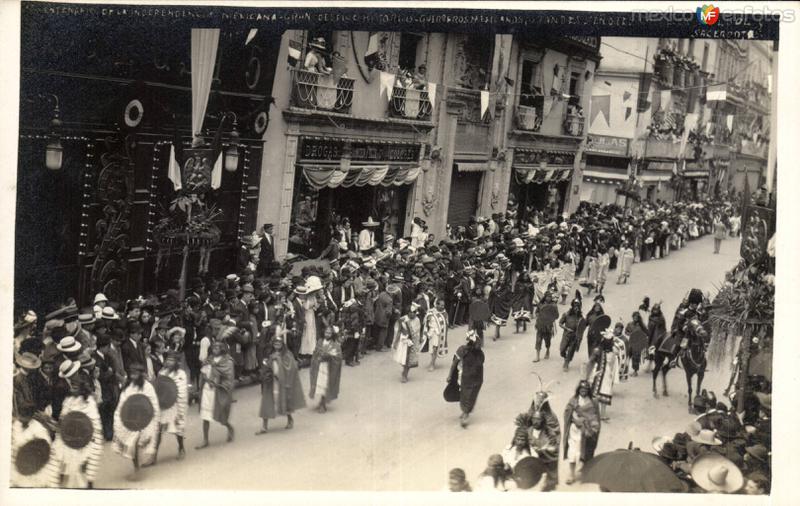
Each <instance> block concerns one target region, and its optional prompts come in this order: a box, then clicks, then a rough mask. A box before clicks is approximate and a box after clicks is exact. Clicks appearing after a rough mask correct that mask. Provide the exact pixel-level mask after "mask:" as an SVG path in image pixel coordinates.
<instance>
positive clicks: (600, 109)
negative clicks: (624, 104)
mask: <svg viewBox="0 0 800 506" xmlns="http://www.w3.org/2000/svg"><path fill="white" fill-rule="evenodd" d="M601 113H602V114H603V116H604V119H605V121H606V124H607V125H608V126H609V127H610V126H611V121H610V119H609V118H610V117H611V95H594V96H592V111H591V115H590V116H591V119H590V120H589V125H590V127H591V125H592V124H593V123H594V120H595V119H596V118H597V116H598V115H599V114H601Z"/></svg>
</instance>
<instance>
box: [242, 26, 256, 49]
mask: <svg viewBox="0 0 800 506" xmlns="http://www.w3.org/2000/svg"><path fill="white" fill-rule="evenodd" d="M257 33H258V28H251V29H250V31H249V32H247V39H245V41H244V45H245V46H246V45H248V44H250V43H251V42H252V41H253V39H255V38H256V34H257Z"/></svg>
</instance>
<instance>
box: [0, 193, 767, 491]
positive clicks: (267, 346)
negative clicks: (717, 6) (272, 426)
mask: <svg viewBox="0 0 800 506" xmlns="http://www.w3.org/2000/svg"><path fill="white" fill-rule="evenodd" d="M737 219H738V218H737V217H736V212H735V210H734V206H732V205H730V204H728V203H724V202H707V203H704V204H683V203H672V204H665V203H660V202H659V203H644V204H643V205H641V206H639V207H638V208H637V209H636V210H632V209H622V208H620V207H618V206H613V205H612V206H599V205H594V204H590V203H587V202H582V203H581V205H580V206H579V208H578V209H577V211H576V212H575V213H574V214H573V215H572V216H563V217H561V218H560V219H559V220H558V221H551V222H548V223H545V222H544V221H543V219H542V216H541V215H540V214H538V213H530V216H528V217H526V218H525V219H518V218H517V213H516V212H515V211H514V210H511V211H509V212H507V213H504V214H495V215H493V216H491V217H487V218H478V217H476V218H473V219H472V220H471V221H470V223H469V225H468V226H465V227H458V228H455V229H453V228H449V227H448V236H447V237H446V238H445V239H444V240H441V241H439V242H438V244H436V243H435V238H434V237H433V236H431V235H429V234H428V233H427V226H426V224H425V222H424V221H423V220H421V219H419V218H417V219H415V221H414V224H413V226H412V227H411V234H410V236H409V237H405V238H400V239H397V240H396V241H395V239H394V238H393V237H391V236H388V235H386V236H384V237H383V238H382V239H383V240H382V242H380V243H379V242H378V241H377V240H376V237H375V234H374V228H375V227H377V225H378V224H377V223H375V222H373V221H372V219H370V220H368V221H367V222H365V223H363V229H362V230H361V231H360V233H359V234H354V233H352V232H351V231H350V230H349V223H348V224H347V228H348V230H344V224H343V223H341V222H339V223H334V224H332V226H331V227H332V228H331V231H330V235H331V236H332V237H333V238H334V239H332V241H331V247H329V248H326V250H325V253H324V255H323V256H324V261H304V262H301V263H299V264H298V261H300V260H304V259H302V258H297V257H296V256H295V255H291V254H290V255H288V256H287V258H286V259H285V260H284V261H282V262H277V261H276V260H275V258H276V255H275V250H274V247H275V246H274V238H273V236H272V227H271V226H270V225H265V226H264V227H263V229H261V230H259V231H257V232H254V234H253V236H252V237H251V238H250V239H249V240H248V241H247V242H246V244H244V245H243V246H242V255H241V258H240V262H239V267H240V268H239V269H238V270H237V273H235V274H230V275H228V276H226V277H225V278H222V279H214V278H195V279H192V280H190V282H189V284H188V287H186V289H185V294H184V295H183V296H182V295H181V294H182V291H181V290H178V289H172V290H168V291H167V292H166V293H164V294H161V295H160V296H156V295H148V296H142V297H139V298H136V299H132V300H128V301H112V300H109V299H108V298H107V297H106V296H105V295H104V294H102V293H98V294H96V296H95V297H94V299H93V301H92V305H91V306H87V307H84V308H79V307H78V305H77V303H76V301H75V300H74V299H71V300H68V301H65V302H64V303H61V304H58V305H57V306H56V307H53V309H52V311H50V312H49V313H48V314H46V315H45V316H44V318H43V319H42V320H41V321H40V319H39V318H38V316H37V315H36V314H35V313H33V312H32V311H28V312H27V313H26V314H24V315H23V316H22V317H21V318H20V320H19V321H18V323H17V324H16V325H15V338H14V351H15V377H14V396H13V397H14V404H13V407H14V410H13V416H14V441H13V447H14V449H15V452H17V453H15V455H17V454H18V453H19V452H24V451H28V452H30V451H32V450H30V444H31V442H32V441H40V442H39V443H37V444H39V445H41V444H43V443H42V442H44V443H47V444H48V445H49V447H50V449H51V450H50V456H49V458H48V459H44V460H42V461H41V462H38V461H37V463H38V464H39V467H37V469H36V470H35V471H34V472H28V473H27V474H26V473H24V472H20V471H19V470H17V471H15V472H12V483H13V484H15V485H18V486H63V487H77V488H81V487H92V486H93V483H94V480H95V477H96V473H97V468H98V465H99V461H100V459H101V458H102V448H103V440H105V441H113V447H114V449H115V450H116V451H117V452H118V453H120V454H121V455H124V456H125V457H127V458H130V459H131V460H132V463H133V466H134V470H135V471H138V469H139V468H140V467H141V466H148V465H154V464H155V463H156V460H157V455H158V450H159V447H160V445H161V443H162V441H163V437H164V435H165V434H173V435H175V436H176V442H177V444H178V448H179V459H180V458H184V456H185V455H186V450H185V448H184V433H185V427H186V417H187V410H188V407H189V406H191V405H192V404H194V403H199V409H200V416H201V419H202V422H203V423H202V425H203V443H202V444H201V445H200V446H198V447H197V449H198V450H201V449H203V448H205V447H207V446H208V437H209V431H210V429H211V426H212V422H215V423H218V424H220V425H221V426H222V427H224V428H225V429H226V431H227V441H232V440H233V439H234V437H235V430H234V427H233V426H232V425H231V424H230V422H229V416H230V411H231V406H232V403H233V402H234V399H233V393H234V389H235V387H236V386H237V385H242V384H252V383H258V384H260V386H261V394H262V399H261V405H260V408H259V412H258V413H257V416H258V417H260V418H261V419H262V423H261V429H260V430H259V431H258V432H257V434H265V433H267V431H268V428H269V425H268V422H269V420H271V419H274V418H277V417H279V416H280V417H283V416H285V417H286V418H287V425H286V428H287V429H291V428H292V426H293V424H294V420H293V418H292V413H293V412H295V411H297V410H298V409H301V408H303V407H305V406H306V398H305V393H304V390H303V384H302V381H301V379H300V375H299V370H300V369H302V368H309V369H310V371H309V372H310V375H309V378H310V384H309V385H308V388H309V397H310V398H311V399H313V400H314V403H315V408H316V409H317V411H319V412H320V413H324V412H325V411H326V410H327V405H328V403H330V402H333V401H334V400H335V399H336V398H337V397H338V396H339V394H340V392H339V386H340V380H341V376H342V374H343V368H344V367H343V366H345V367H358V366H359V365H360V364H361V363H362V361H363V360H365V357H367V356H368V355H370V354H371V353H380V352H386V351H391V352H392V356H393V358H394V360H395V361H396V362H397V364H398V366H399V381H401V382H404V383H405V382H407V381H409V380H410V379H411V378H410V374H411V371H412V370H413V369H415V368H417V367H418V366H419V365H420V361H421V360H422V359H423V357H426V356H427V358H429V361H428V367H427V369H428V370H429V371H433V370H435V369H436V367H437V363H436V361H437V359H443V358H445V357H447V355H448V353H449V350H450V349H451V348H452V349H453V351H454V353H453V359H452V363H451V367H450V372H449V374H448V385H447V389H446V390H445V398H446V399H447V400H448V401H452V402H458V403H459V406H460V410H461V417H460V423H461V425H462V426H463V427H467V425H468V421H469V415H470V413H471V412H472V410H473V409H474V407H475V405H476V402H477V399H478V395H479V392H480V389H481V385H482V383H483V365H484V359H485V356H484V352H483V350H482V347H483V343H484V340H485V339H486V338H487V335H486V331H487V330H488V329H489V328H491V327H492V326H493V327H494V333H493V334H492V338H493V339H495V340H496V339H500V338H501V337H502V336H501V329H503V328H505V327H506V326H507V324H508V322H509V320H511V319H513V320H514V322H515V324H516V330H517V332H519V331H525V330H527V323H528V322H534V324H535V326H536V343H535V352H536V358H535V360H534V361H535V362H536V361H539V360H540V351H541V348H542V347H544V348H545V349H544V353H545V358H548V357H549V355H550V347H551V342H552V339H553V337H554V336H555V333H556V332H555V329H556V327H560V328H561V329H563V332H564V334H563V336H562V345H561V347H560V348H561V349H560V350H559V351H560V354H561V356H562V358H563V359H564V369H565V370H568V369H569V363H570V361H571V360H572V359H573V356H574V353H575V351H576V350H577V349H578V348H579V345H580V334H579V332H578V326H579V323H580V321H581V320H583V319H584V316H583V315H582V314H581V313H582V311H583V300H582V295H581V293H580V290H579V289H576V288H577V287H575V286H574V285H575V283H576V282H577V283H579V284H580V286H582V287H584V288H586V289H587V296H588V294H591V293H592V292H593V291H596V292H597V293H596V296H595V297H594V299H593V307H592V308H591V310H590V311H589V312H588V313H587V315H586V316H585V320H586V323H587V324H588V326H590V328H591V326H592V323H593V321H594V319H597V318H599V317H601V316H603V314H604V312H603V308H602V304H603V303H604V301H605V299H604V296H603V288H604V285H605V282H606V279H607V277H608V275H609V271H614V270H616V271H617V272H619V275H618V278H617V283H623V282H626V281H627V280H628V278H629V277H630V276H631V275H632V270H633V266H634V265H635V264H636V263H638V262H642V261H650V260H655V259H661V258H666V257H667V256H669V254H670V252H671V251H673V250H675V249H680V248H681V247H683V245H684V244H686V242H687V241H690V240H693V239H696V238H697V237H700V236H703V235H706V234H710V233H716V231H717V226H716V224H717V223H723V224H724V223H728V224H729V225H730V227H726V228H724V229H722V230H723V232H724V233H726V234H727V233H728V231H730V232H731V233H736V227H735V225H736V222H737ZM723 226H724V225H723ZM573 289H576V290H575V297H574V298H573V299H572V300H571V303H570V306H569V307H570V309H569V310H567V311H566V312H565V313H564V314H563V315H559V311H558V305H559V304H566V301H567V298H568V297H570V296H571V295H572V294H573ZM653 309H656V308H653ZM644 311H645V312H648V311H650V308H649V307H647V308H645V310H644ZM635 313H636V314H638V318H637V316H634V317H633V319H632V321H631V323H630V324H629V326H628V328H627V329H626V328H622V326H618V327H616V328H613V329H612V328H609V329H608V330H607V331H605V332H599V331H597V332H594V331H592V330H590V332H589V334H588V335H587V350H588V352H589V358H590V361H589V364H590V365H589V367H588V368H586V371H584V373H583V374H582V376H583V380H582V382H581V383H580V384H579V385H578V387H577V389H576V391H575V396H574V397H573V399H571V400H570V402H569V404H568V406H567V410H566V413H565V415H564V417H563V423H564V425H563V428H564V430H563V432H562V431H561V430H560V427H559V422H558V419H557V417H556V416H555V415H554V413H553V410H552V409H551V408H550V406H549V402H548V401H547V395H546V392H544V391H542V392H540V393H539V394H537V397H536V398H535V399H534V402H533V405H532V407H531V410H530V411H529V412H528V413H526V414H524V415H521V416H520V417H518V430H517V432H515V435H514V438H513V440H512V444H511V446H510V447H509V448H507V449H506V452H505V453H504V455H493V456H492V458H490V465H489V468H488V469H487V472H486V474H485V476H483V477H482V478H481V480H482V481H487V482H489V481H490V482H491V483H492V484H493V487H494V488H496V489H498V488H505V487H507V486H511V483H510V481H509V479H510V478H509V476H507V475H506V474H504V473H507V471H508V470H509V469H511V468H512V467H513V465H514V463H515V462H514V460H515V459H517V460H518V459H519V458H520V456H522V455H527V454H528V453H530V454H531V455H534V454H535V456H538V458H540V459H541V460H543V461H544V462H545V464H546V467H547V471H546V473H545V475H546V479H543V481H542V482H541V483H540V485H537V486H539V487H540V489H542V490H551V489H552V488H553V487H555V485H556V483H557V482H558V477H557V464H558V459H559V455H560V454H561V448H562V446H563V450H564V458H567V459H568V460H569V462H570V469H571V471H572V476H570V480H574V479H575V476H574V471H575V467H576V465H577V463H578V462H585V461H586V460H589V459H591V455H592V453H593V451H594V447H595V446H596V444H597V437H598V434H599V431H600V424H601V421H602V420H603V419H604V418H605V417H606V413H605V409H606V407H607V406H608V405H610V404H611V399H612V392H613V384H614V383H615V382H616V381H618V380H619V379H620V378H624V375H626V374H627V373H628V371H629V369H631V368H632V369H633V374H637V372H638V369H639V362H640V359H651V360H652V358H653V357H652V353H649V352H648V353H644V354H641V353H640V354H631V353H630V344H629V343H628V342H627V338H628V337H629V336H630V335H631V334H632V332H633V330H636V328H637V327H641V329H642V330H643V331H644V332H645V334H646V335H647V336H648V350H650V349H652V348H653V347H654V346H659V343H658V342H654V340H657V339H662V338H663V337H664V335H663V334H662V333H658V332H656V331H654V330H653V329H652V328H651V327H653V325H657V321H658V318H655V322H656V323H654V318H653V315H654V314H655V311H653V312H652V313H650V316H649V323H645V321H644V318H643V317H642V314H641V312H639V311H637V312H635ZM559 316H561V318H560V319H559ZM460 325H466V326H467V339H466V342H465V343H464V344H463V345H460V346H455V345H453V343H450V342H449V340H448V331H449V329H452V328H453V327H455V326H460ZM626 336H627V337H626ZM565 343H566V345H565ZM459 344H461V343H459ZM633 355H637V356H633ZM715 409H719V408H715ZM254 416H256V413H254ZM740 429H741V430H744V429H743V428H741V427H740ZM706 430H708V429H706ZM737 434H738V433H737ZM742 434H743V433H742ZM742 434H739V435H742ZM747 436H753V433H752V432H749V433H748V434H747ZM737 437H738V436H737ZM753 437H754V436H753ZM562 439H563V445H562V444H561V443H562ZM751 439H752V437H751ZM737 440H738V439H737ZM26 445H27V446H26ZM665 446H666V445H665ZM673 446H674V445H673ZM712 446H713V445H712ZM26 448H27V450H26ZM737 448H738V450H741V451H740V454H741V453H742V452H744V448H748V451H749V447H747V446H745V447H741V446H740V447H737ZM738 450H737V451H738ZM28 460H30V459H28ZM33 460H34V461H35V460H36V459H35V458H34V459H33ZM689 462H690V463H691V461H689ZM750 463H751V464H753V461H752V460H750ZM753 465H755V464H753ZM34 467H36V466H34ZM463 474H464V473H463V472H461V473H459V472H457V471H454V473H451V483H452V482H454V481H458V480H457V479H456V478H464V477H463V476H462V475H463ZM487 477H488V478H487ZM484 478H485V479H484ZM506 478H508V479H506ZM464 480H465V478H464ZM759 483H760V482H759ZM697 485H699V486H702V484H701V483H700V482H697Z"/></svg>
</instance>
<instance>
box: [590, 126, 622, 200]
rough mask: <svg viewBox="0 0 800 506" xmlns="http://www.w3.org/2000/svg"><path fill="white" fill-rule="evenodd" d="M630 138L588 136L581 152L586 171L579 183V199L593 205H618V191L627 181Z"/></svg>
mask: <svg viewBox="0 0 800 506" xmlns="http://www.w3.org/2000/svg"><path fill="white" fill-rule="evenodd" d="M629 142H630V139H626V138H624V137H612V136H609V135H593V134H589V135H588V137H587V138H586V148H585V150H584V154H585V160H586V168H585V169H584V171H583V181H582V182H581V200H586V201H589V202H593V203H596V204H619V203H620V202H622V198H621V197H619V195H618V193H617V190H618V189H619V188H621V187H622V186H623V185H624V184H625V182H626V181H627V180H628V166H629V165H630V155H629V154H628V144H629Z"/></svg>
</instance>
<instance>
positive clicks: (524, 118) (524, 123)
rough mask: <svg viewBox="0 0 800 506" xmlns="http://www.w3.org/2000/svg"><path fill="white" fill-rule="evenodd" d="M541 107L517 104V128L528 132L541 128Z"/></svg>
mask: <svg viewBox="0 0 800 506" xmlns="http://www.w3.org/2000/svg"><path fill="white" fill-rule="evenodd" d="M543 116H544V114H543V108H542V107H529V106H525V105H519V106H517V115H516V118H517V128H519V129H520V130H526V131H528V132H538V131H539V129H541V128H542V117H543Z"/></svg>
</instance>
